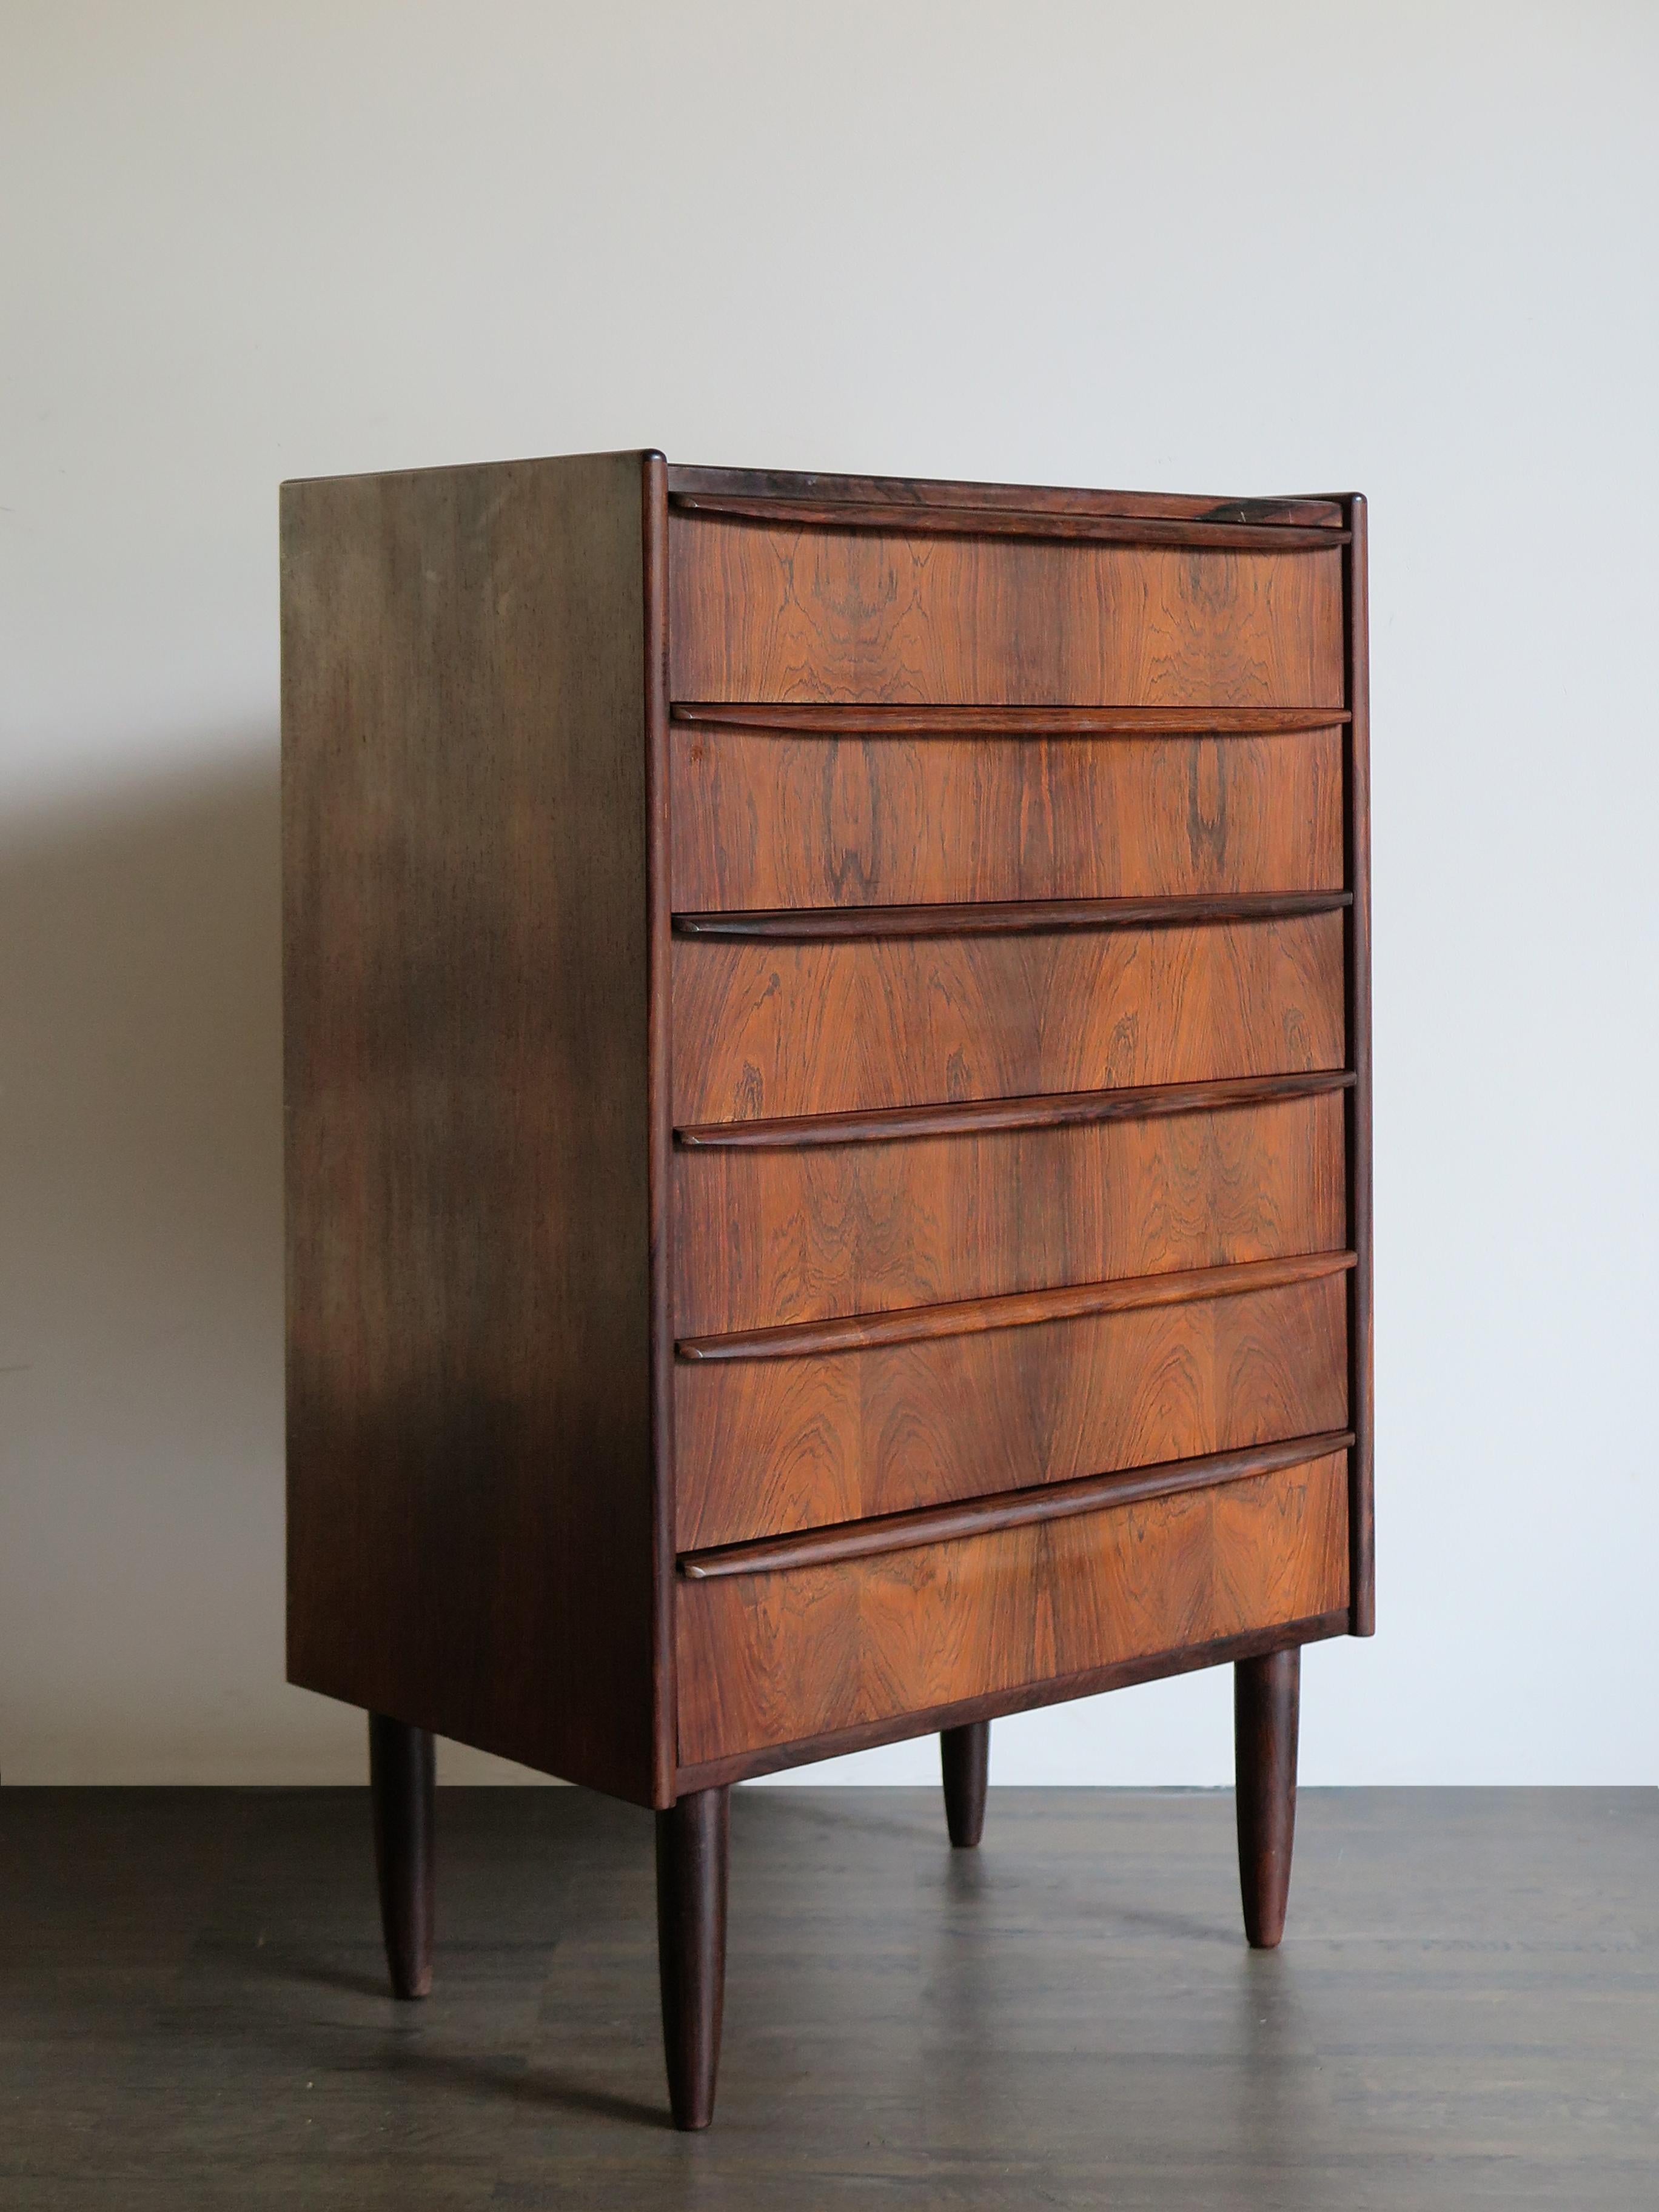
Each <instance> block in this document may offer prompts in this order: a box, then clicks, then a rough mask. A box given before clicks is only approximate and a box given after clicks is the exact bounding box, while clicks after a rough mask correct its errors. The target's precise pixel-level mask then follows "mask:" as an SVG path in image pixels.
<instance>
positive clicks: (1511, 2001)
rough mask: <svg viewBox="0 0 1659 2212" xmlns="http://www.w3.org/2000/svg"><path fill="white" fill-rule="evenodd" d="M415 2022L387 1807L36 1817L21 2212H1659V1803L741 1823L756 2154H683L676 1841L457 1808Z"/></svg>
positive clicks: (9, 2145) (123, 1807)
mask: <svg viewBox="0 0 1659 2212" xmlns="http://www.w3.org/2000/svg"><path fill="white" fill-rule="evenodd" d="M439 1817H440V1823H441V1832H440V1847H441V1877H440V1879H441V1887H440V1893H439V1905H440V1924H439V1954H438V1973H437V1986H436V1990H435V1994H434V1996H432V1997H431V1998H430V1999H429V2000H428V2002H426V2003H425V2004H423V2005H398V2004H395V2003H393V2002H392V2000H391V1999H390V1998H389V1997H388V1996H386V1984H385V1979H384V1974H383V1970H382V1966H381V1962H380V1954H379V1936H378V1929H377V1926H376V1921H375V1911H374V1895H373V1887H372V1881H371V1876H370V1870H369V1856H368V1854H369V1845H368V1806H367V1802H366V1800H365V1798H364V1796H362V1794H361V1793H352V1792H345V1791H328V1790H310V1791H298V1790H295V1791H286V1792H262V1791H252V1790H249V1791H191V1790H168V1791H140V1790H125V1791H94V1790H86V1791H57V1790H6V1791H4V1792H0V2205H3V2206H4V2207H5V2208H6V2212H34V2208H38V2207H47V2206H50V2207H53V2208H58V2207H81V2206H100V2207H101V2206H106V2205H107V2206H112V2207H116V2206H118V2207H120V2208H122V2209H123V2212H150V2208H161V2207H167V2209H168V2212H181V2208H187V2207H192V2206H197V2205H215V2206H218V2205H225V2206H248V2207H252V2208H258V2207H265V2206H271V2205H278V2204H281V2205H290V2204H291V2205H303V2206H306V2207H307V2208H310V2207H318V2208H328V2207H336V2206H339V2207H348V2206H349V2207H351V2208H354V2212H356V2209H357V2208H364V2207H380V2206H385V2207H387V2208H391V2207H394V2206H395V2207H398V2208H399V2212H416V2208H424V2207H428V2206H442V2207H452V2206H453V2207H460V2206H467V2207H471V2206H479V2205H493V2206H525V2207H528V2206H532V2205H533V2206H556V2205H575V2206H582V2207H592V2208H594V2212H599V2209H600V2208H604V2207H606V2206H640V2207H650V2208H653V2212H655V2208H659V2207H665V2206H676V2205H696V2206H710V2207H713V2206H719V2207H720V2208H722V2212H726V2208H730V2212H740V2208H744V2207H761V2206H764V2207H766V2208H767V2212H809V2208H811V2207H815V2206H819V2205H835V2206H840V2205H901V2206H907V2207H909V2206H917V2207H920V2206H927V2207H933V2206H942V2207H950V2206H972V2207H992V2206H995V2207H999V2208H1000V2207H1019V2208H1024V2207H1045V2208H1046V2207H1054V2206H1063V2207H1070V2206H1091V2207H1093V2206H1100V2207H1107V2206H1109V2207H1111V2208H1112V2212H1134V2209H1135V2208H1149V2207H1179V2208H1182V2212H1194V2208H1202V2212H1235V2208H1237V2212H1256V2208H1268V2207H1271V2208H1273V2212H1323V2208H1326V2207H1340V2208H1341V2212H1370V2208H1376V2212H1417V2208H1419V2207H1428V2206H1434V2207H1448V2208H1449V2207H1457V2208H1465V2209H1466V2208H1482V2207H1487V2206H1492V2207H1499V2206H1501V2207H1504V2208H1507V2212H1521V2208H1530V2207H1534V2206H1548V2207H1550V2208H1552V2212H1563V2208H1567V2212H1601V2208H1621V2212H1622V2208H1626V2207H1628V2208H1631V2212H1636V2208H1641V2209H1642V2212H1651V2208H1653V2207H1654V2206H1655V2204H1656V2203H1659V1793H1656V1792H1654V1791H1651V1790H1623V1791H1620V1790H1602V1791H1596V1790H1581V1791H1575V1792H1565V1791H1559V1792H1536V1793H1534V1792H1525V1791H1503V1792H1498V1791H1488V1792H1466V1791H1455V1790H1440V1791H1432V1792H1431V1791H1346V1792H1319V1791H1314V1792H1310V1793H1307V1794H1306V1795H1304V1799H1303V1803H1302V1809H1301V1819H1300V1833H1299V1836H1298V1839H1297V1842H1298V1848H1297V1875H1296V1881H1295V1883H1294V1886H1293V1888H1292V1893H1291V1925H1290V1932H1289V1935H1288V1936H1287V1938H1286V1941H1285V1948H1284V1949H1283V1950H1282V1951H1280V1952H1279V1953H1278V1954H1273V1955H1253V1954H1250V1953H1249V1952H1248V1951H1247V1950H1246V1949H1245V1948H1244V1944H1243V1939H1242V1936H1241V1933H1240V1926H1239V1917H1238V1902H1237V1887H1236V1882H1235V1877H1234V1871H1233V1865H1232V1836H1231V1825H1232V1804H1231V1798H1229V1797H1226V1796H1214V1795H1210V1794H1200V1795H1181V1794H1174V1795H1152V1794H1145V1795H1143V1794H1139V1793H1118V1792H1102V1791H1090V1790H1075V1791H1042V1790H1009V1791H1006V1792H1003V1793H998V1792H997V1791H995V1790H994V1791H993V1793H992V1798H991V1809H990V1814H989V1817H988V1820H987V1825H986V1840H985V1843H984V1845H983V1847H982V1849H981V1850H980V1851H979V1852H978V1853H977V1854H968V1855H964V1854H955V1855H953V1854H952V1853H951V1851H950V1850H948V1848H947V1846H946V1844H945V1825H944V1818H943V1814H942V1810H941V1808H940V1806H939V1802H938V1800H937V1798H936V1797H935V1796H933V1795H932V1794H929V1793H923V1792H917V1791H910V1790H867V1791H866V1790H860V1791H851V1790H743V1791H740V1792H739V1793H738V1799H737V1802H736V1803H735V1806H734V1810H733V1820H732V1830H733V1860H732V1936H731V1943H732V1948H731V1975H730V1981H729V1985H728V1993H727V2003H726V2054H725V2060H724V2064H723V2066H722V2069H721V2081H720V2109H719V2112H718V2114H717V2117H716V2120H715V2124H714V2130H713V2132H712V2133H711V2134H710V2135H708V2136H702V2137H687V2136H677V2135H675V2134H673V2133H672V2132H671V2130H669V2128H668V2126H667V2124H666V2114H665V2096H664V2089H663V2081H662V2071H661V2060H660V2053H659V2043H658V2023H657V2009H656V2006H657V1997H656V1984H655V1968H654V1957H653V1892H652V1861H651V1822H650V1819H649V1816H648V1815H647V1814H640V1813H635V1812H630V1811H629V1810H627V1809H626V1808H622V1807H619V1806H616V1805H611V1804H608V1803H606V1802H602V1801H600V1800H598V1799H595V1798H591V1797H586V1796H581V1795H580V1794H579V1793H578V1792H576V1791H574V1790H523V1791H519V1790H468V1791H450V1792H446V1793H444V1795H443V1796H442V1798H441V1803H440V1814H439Z"/></svg>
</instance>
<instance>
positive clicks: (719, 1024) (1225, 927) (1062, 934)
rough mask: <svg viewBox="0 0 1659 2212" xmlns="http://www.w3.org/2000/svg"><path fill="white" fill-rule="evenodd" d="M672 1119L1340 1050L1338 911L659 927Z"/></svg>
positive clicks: (1044, 1084)
mask: <svg viewBox="0 0 1659 2212" xmlns="http://www.w3.org/2000/svg"><path fill="white" fill-rule="evenodd" d="M671 992H672V999H673V1022H674V1069H673V1081H672V1087H673V1097H674V1120H675V1122H676V1124H677V1126H678V1127H682V1128H684V1127H687V1126H688V1125H695V1124H697V1123H702V1122H720V1121H745V1120H755V1119H757V1118H762V1117H768V1118H769V1117H775V1116H788V1115H812V1114H836V1113H848V1112H852V1111H854V1110H856V1109H860V1108H872V1107H880V1106H902V1105H912V1104H923V1103H933V1102H937V1101H945V1100H950V1101H958V1102H959V1101H962V1100H965V1099H975V1098H1018V1097H1030V1096H1033V1095H1035V1094H1036V1093H1039V1092H1057V1091H1099V1090H1109V1089H1115V1088H1118V1087H1121V1086H1123V1085H1145V1084H1164V1083H1199V1082H1209V1081H1213V1080H1216V1079H1220V1078H1236V1077H1243V1076H1260V1075H1278V1074H1289V1073H1303V1072H1305V1071H1308V1070H1311V1069H1331V1068H1340V1067H1341V1066H1343V1065H1344V1064H1345V1025H1344V1012H1343V916H1342V915H1341V914H1340V912H1329V913H1316V914H1303V915H1294V916H1291V917H1282V918H1279V919H1278V920H1273V921H1236V922H1230V923H1225V924H1221V923H1216V924H1212V925H1208V926H1206V927H1162V928H1085V929H1072V930H1039V931H1035V932H1034V931H1033V930H1032V929H1031V928H1030V927H1029V926H1028V927H1026V928H1024V929H1022V930H1019V931H1016V932H1011V933H1006V934H963V935H957V936H921V935H884V936H866V937H847V938H842V939H835V938H825V939H809V940H807V941H795V940H793V939H783V938H771V937H767V936H763V935H757V936H754V937H744V938H731V939H727V938H722V937H718V936H685V935H680V936H677V937H676V939H675V941H674V944H673V946H672V950H671Z"/></svg>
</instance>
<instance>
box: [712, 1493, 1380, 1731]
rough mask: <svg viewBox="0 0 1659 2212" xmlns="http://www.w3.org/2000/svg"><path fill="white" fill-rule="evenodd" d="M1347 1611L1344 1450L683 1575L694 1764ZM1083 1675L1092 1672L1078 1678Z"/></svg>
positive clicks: (919, 1724) (922, 1720)
mask: <svg viewBox="0 0 1659 2212" xmlns="http://www.w3.org/2000/svg"><path fill="white" fill-rule="evenodd" d="M1347 1603H1348V1538H1347V1455H1346V1452H1334V1453H1331V1454H1329V1455H1326V1456H1324V1457H1322V1458H1317V1459H1315V1460H1311V1461H1309V1462H1304V1463H1303V1464H1301V1465H1297V1466H1292V1467H1285V1468H1277V1469H1274V1470H1273V1471H1272V1472H1269V1473H1267V1474H1259V1475H1254V1476H1251V1477H1249V1478H1248V1479H1244V1480H1237V1481H1231V1482H1224V1483H1220V1484H1217V1485H1212V1486H1208V1487H1205V1488H1200V1489H1192V1490H1187V1491H1182V1492H1176V1494H1174V1495H1171V1496H1164V1497H1158V1498H1150V1499H1147V1500H1145V1501H1143V1502H1140V1503H1136V1504H1124V1505H1119V1506H1109V1507H1106V1508H1103V1509H1102V1510H1096V1511H1092V1512H1087V1513H1079V1514H1075V1515H1073V1516H1068V1517H1065V1518H1060V1519H1054V1520H1048V1521H1044V1522H1039V1523H1036V1524H1035V1525H1028V1526H1025V1527H1015V1528H1001V1529H997V1530H994V1531H993V1532H991V1533H988V1534H979V1535H968V1536H963V1537H961V1538H958V1539H955V1540H952V1541H944V1542H937V1543H931V1544H927V1545H919V1546H916V1547H914V1548H910V1549H907V1550H902V1551H893V1552H889V1553H878V1554H877V1555H875V1556H873V1557H863V1558H848V1559H837V1560H832V1561H829V1562H828V1563H826V1564H823V1565H805V1566H800V1567H796V1568H793V1569H784V1570H782V1571H772V1572H766V1573H758V1574H738V1575H732V1576H725V1577H719V1578H717V1579H714V1580H709V1581H687V1580H682V1581H681V1583H679V1586H678V1607H677V1610H678V1662H679V1663H678V1677H679V1691H678V1696H679V1757H680V1760H681V1763H682V1764H683V1765H696V1764H697V1763H698V1762H700V1761H705V1760H714V1759H723V1758H732V1757H736V1756H739V1755H741V1754H742V1753H745V1752H752V1751H757V1750H763V1749H765V1748H767V1747H775V1746H781V1745H784V1744H789V1743H803V1742H805V1741H808V1740H810V1739H811V1738H814V1737H821V1736H825V1735H832V1734H834V1733H835V1732H836V1731H837V1730H840V1729H856V1728H860V1727H866V1728H867V1727H871V1726H872V1725H873V1726H879V1725H880V1724H881V1723H885V1722H895V1721H899V1720H902V1719H908V1720H910V1721H911V1722H912V1723H914V1726H913V1729H912V1732H915V1729H921V1728H925V1727H926V1726H927V1718H928V1716H929V1715H930V1714H933V1713H936V1712H937V1711H939V1709H940V1708H942V1707H948V1706H950V1705H957V1704H960V1703H963V1702H965V1701H967V1700H969V1699H976V1698H993V1697H996V1696H999V1695H1007V1696H1010V1697H1017V1696H1018V1692H1021V1691H1022V1690H1025V1689H1027V1688H1030V1687H1033V1686H1039V1685H1042V1684H1044V1683H1053V1684H1059V1683H1062V1682H1066V1681H1071V1682H1073V1684H1075V1685H1076V1687H1077V1688H1079V1689H1081V1688H1083V1687H1085V1686H1086V1678H1087V1677H1088V1675H1089V1674H1091V1672H1092V1671H1094V1670H1097V1669H1100V1668H1107V1667H1112V1666H1115V1665H1119V1664H1121V1663H1123V1662H1130V1661H1133V1660H1137V1659H1143V1658H1147V1659H1150V1658H1152V1657H1154V1656H1158V1655H1159V1654H1164V1653H1173V1652H1175V1651H1176V1650H1185V1649H1190V1648H1192V1647H1194V1646H1195V1645H1201V1644H1207V1643H1213V1642H1216V1641H1218V1639H1220V1638H1225V1637H1231V1636H1239V1635H1244V1634H1248V1633H1249V1632H1251V1631H1253V1630H1261V1629H1270V1628H1274V1627H1278V1626H1282V1625H1285V1624H1288V1623H1290V1622H1293V1621H1313V1620H1318V1619H1320V1618H1321V1617H1322V1616H1324V1615H1328V1614H1330V1613H1335V1612H1338V1611H1340V1609H1342V1608H1344V1607H1346V1605H1347ZM1079 1678H1084V1679H1083V1680H1079Z"/></svg>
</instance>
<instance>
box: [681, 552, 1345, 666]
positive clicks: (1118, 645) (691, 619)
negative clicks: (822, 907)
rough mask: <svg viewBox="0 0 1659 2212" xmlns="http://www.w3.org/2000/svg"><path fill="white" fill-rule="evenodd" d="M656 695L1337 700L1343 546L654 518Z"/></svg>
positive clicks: (1340, 663)
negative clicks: (664, 678)
mask: <svg viewBox="0 0 1659 2212" xmlns="http://www.w3.org/2000/svg"><path fill="white" fill-rule="evenodd" d="M668 543H669V671H670V679H669V680H670V690H671V696H672V697H674V698H676V699H684V700H738V699H752V700H773V699H780V700H814V699H823V700H836V699H838V700H847V701H863V700H891V701H913V702H917V703H922V704H934V705H940V706H957V705H972V704H975V703H976V702H977V703H981V704H984V705H987V706H1032V707H1049V706H1064V705H1073V704H1074V705H1079V706H1159V705H1163V706H1170V707H1192V706H1204V707H1340V706H1342V705H1343V704H1344V703H1345V702H1344V698H1343V647H1342V555H1341V552H1340V548H1339V547H1338V546H1337V545H1335V544H1333V545H1331V546H1329V547H1328V548H1327V547H1325V546H1323V545H1317V546H1315V547H1312V548H1310V547H1309V546H1307V545H1305V544H1304V545H1297V546H1295V547H1291V546H1289V545H1288V544H1287V547H1286V550H1283V551H1280V550H1238V549H1237V548H1234V547H1228V548H1220V547H1218V548H1215V549H1214V550H1212V549H1210V548H1209V547H1207V546H1206V547H1203V548H1201V549H1200V547H1198V546H1195V545H1193V544H1180V545H1170V544H1141V545H1133V544H1097V543H1090V542H1086V541H1082V540H1076V539H1073V540H1061V539H1058V538H1049V539H1040V538H1007V537H995V536H988V537H987V536H970V535H962V534H934V533H930V532H915V531H913V532H910V533H908V534H907V533H905V532H902V531H890V530H885V529H840V528H835V529H824V528H821V527H812V526H808V525H803V524H800V523H794V522H791V523H784V524H781V523H777V522H770V521H765V520H728V519H719V518H715V517H713V516H709V515H694V514H686V513H671V515H670V518H669V525H668Z"/></svg>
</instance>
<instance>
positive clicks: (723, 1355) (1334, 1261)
mask: <svg viewBox="0 0 1659 2212" xmlns="http://www.w3.org/2000/svg"><path fill="white" fill-rule="evenodd" d="M1353 1265H1354V1255H1353V1254H1352V1252H1310V1253H1306V1254H1298V1255H1296V1256H1295V1257H1294V1258H1291V1259H1285V1260H1249V1261H1243V1262H1242V1263H1241V1264H1240V1265H1238V1266H1236V1267H1184V1268H1180V1269H1177V1270H1174V1271H1172V1272H1171V1273H1169V1274H1165V1275H1126V1276H1123V1277H1121V1279H1118V1280H1117V1281H1115V1282H1110V1283H1073V1284H1072V1285H1068V1286H1067V1287H1066V1288H1064V1289H1061V1290H1052V1291H1011V1292H1009V1293H1008V1294H1006V1296H1004V1297H994V1298H962V1299H958V1300H957V1301H956V1302H954V1303H953V1304H948V1305H937V1306H907V1307H904V1308H902V1309H901V1310H899V1311H898V1312H896V1313H873V1314H843V1315H838V1316H836V1318H834V1319H833V1320H829V1321H809V1322H791V1323H789V1324H788V1325H787V1327H783V1328H750V1329H738V1330H733V1331H732V1333H731V1334H729V1335H725V1336H686V1337H682V1338H681V1339H680V1341H679V1343H678V1345H677V1346H675V1352H676V1353H677V1355H678V1358H681V1359H684V1360H705V1359H790V1358H801V1357H804V1356H807V1355H817V1354H819V1353H823V1352H857V1351H860V1350H861V1349H863V1348H864V1347H866V1346H870V1345H878V1344H915V1343H919V1342H921V1340H923V1339H924V1338H927V1337H934V1336H972V1335H975V1334H978V1333H979V1332H980V1331H981V1330H982V1329H989V1328H1024V1326H1026V1325H1027V1324H1028V1323H1030V1322H1044V1321H1074V1320H1076V1319H1078V1318H1079V1316H1082V1315H1085V1314H1101V1313H1121V1312H1124V1311H1126V1310H1128V1309H1130V1308H1133V1307H1137V1306H1172V1305H1185V1304H1189V1303H1190V1302H1191V1301H1192V1300H1194V1299H1195V1298H1227V1297H1238V1296H1240V1295H1241V1294H1242V1293H1243V1292H1244V1291H1269V1290H1273V1289H1276V1288H1277V1287H1278V1286H1279V1285H1280V1284H1282V1283H1307V1282H1312V1281H1314V1280H1315V1279H1316V1278H1317V1277H1319V1276H1321V1275H1336V1274H1340V1273H1342V1272H1343V1270H1344V1269H1345V1268H1348V1267H1352V1266H1353Z"/></svg>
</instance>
